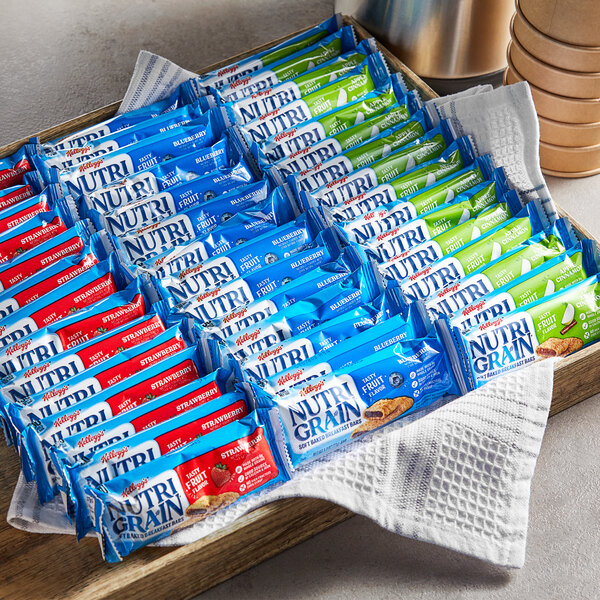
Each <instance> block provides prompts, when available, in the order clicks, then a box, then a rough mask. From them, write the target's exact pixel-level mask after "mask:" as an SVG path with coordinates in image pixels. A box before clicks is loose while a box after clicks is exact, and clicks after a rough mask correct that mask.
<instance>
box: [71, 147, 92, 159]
mask: <svg viewBox="0 0 600 600" xmlns="http://www.w3.org/2000/svg"><path fill="white" fill-rule="evenodd" d="M91 150H92V149H91V148H90V147H89V146H84V147H83V148H69V150H67V153H66V156H67V158H71V156H76V155H77V154H88V153H89V152H90V151H91Z"/></svg>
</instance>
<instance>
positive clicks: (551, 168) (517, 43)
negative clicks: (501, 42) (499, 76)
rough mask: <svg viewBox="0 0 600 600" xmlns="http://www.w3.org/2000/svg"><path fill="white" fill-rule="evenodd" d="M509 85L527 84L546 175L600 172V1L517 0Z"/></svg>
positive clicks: (513, 24) (510, 53)
mask: <svg viewBox="0 0 600 600" xmlns="http://www.w3.org/2000/svg"><path fill="white" fill-rule="evenodd" d="M511 37H512V41H511V42H510V44H509V47H508V67H507V69H506V72H505V75H504V83H515V82H517V81H523V80H526V81H528V82H529V84H530V86H531V92H532V95H533V100H534V102H535V106H536V109H537V112H538V116H539V119H540V138H541V142H540V162H541V166H542V170H543V171H544V173H546V174H549V175H556V176H558V177H584V176H586V175H593V174H595V173H600V1H599V0H517V12H516V13H515V16H514V17H513V20H512V22H511Z"/></svg>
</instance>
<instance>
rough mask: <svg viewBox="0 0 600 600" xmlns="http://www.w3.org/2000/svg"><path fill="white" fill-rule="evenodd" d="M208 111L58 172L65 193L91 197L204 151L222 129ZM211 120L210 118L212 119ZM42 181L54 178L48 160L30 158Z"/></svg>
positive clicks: (37, 157)
mask: <svg viewBox="0 0 600 600" xmlns="http://www.w3.org/2000/svg"><path fill="white" fill-rule="evenodd" d="M212 115H213V113H211V112H209V113H206V115H202V116H201V117H199V118H198V119H196V120H195V121H191V122H190V123H188V124H187V125H181V126H180V127H176V128H175V129H172V130H169V131H167V132H165V133H162V134H158V135H154V136H151V137H149V138H146V139H144V140H142V141H140V142H137V143H135V144H131V145H130V146H125V147H124V148H118V149H117V150H113V151H112V152H108V153H106V154H103V155H100V156H97V157H93V158H91V159H90V160H86V161H85V162H82V163H81V164H79V165H74V166H72V167H70V168H68V169H65V170H62V171H60V172H59V179H60V182H61V183H62V184H63V189H64V190H65V194H91V193H92V192H94V191H96V190H98V189H99V188H102V187H105V186H107V185H110V184H111V183H116V182H118V181H121V180H122V179H125V178H126V177H127V176H128V175H132V174H133V173H138V172H139V171H144V170H145V169H148V168H149V167H152V166H153V165H156V164H158V163H161V162H164V161H166V160H169V159H172V158H175V157H177V156H182V155H184V154H189V153H190V152H193V151H194V150H199V149H201V148H207V147H209V146H211V144H214V143H215V142H216V141H217V140H218V139H219V137H220V134H221V131H222V130H221V128H220V126H219V125H217V123H218V122H219V121H218V119H217V118H216V117H213V116H212ZM211 117H212V118H211ZM33 160H34V164H35V165H36V167H37V170H38V172H40V174H41V175H42V177H43V178H44V180H45V181H51V180H53V179H54V175H53V174H52V173H51V172H50V170H51V169H53V168H54V169H55V168H56V167H50V166H49V165H48V164H47V161H46V162H45V161H43V160H42V159H41V158H40V157H39V156H34V157H33Z"/></svg>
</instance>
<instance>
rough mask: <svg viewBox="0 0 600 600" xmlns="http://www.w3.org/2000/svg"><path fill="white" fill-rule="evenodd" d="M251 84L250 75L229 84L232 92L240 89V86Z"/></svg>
mask: <svg viewBox="0 0 600 600" xmlns="http://www.w3.org/2000/svg"><path fill="white" fill-rule="evenodd" d="M249 83H250V75H248V76H247V77H240V78H239V79H236V80H235V81H232V82H231V83H230V84H229V87H230V88H231V89H232V90H235V88H238V87H240V86H245V85H248V84H249Z"/></svg>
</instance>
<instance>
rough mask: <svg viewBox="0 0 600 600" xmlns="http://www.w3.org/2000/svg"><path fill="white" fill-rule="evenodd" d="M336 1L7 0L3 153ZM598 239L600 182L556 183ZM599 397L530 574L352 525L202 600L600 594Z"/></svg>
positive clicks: (546, 471)
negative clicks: (140, 83) (147, 65)
mask: <svg viewBox="0 0 600 600" xmlns="http://www.w3.org/2000/svg"><path fill="white" fill-rule="evenodd" d="M332 9H333V2H332V1H330V0H327V1H319V0H305V1H299V0H279V1H278V0H221V1H220V2H219V3H216V2H210V1H209V0H197V1H195V2H193V3H192V2H189V0H155V1H153V2H149V1H143V0H129V1H128V2H123V1H119V0H104V1H103V2H95V1H94V0H79V1H78V2H75V1H73V0H54V1H53V2H41V1H36V0H18V1H17V0H3V1H2V3H1V6H0V20H1V22H2V23H3V25H4V27H3V28H2V36H0V56H1V57H2V63H3V69H2V70H1V71H0V90H2V92H1V94H2V96H1V97H2V102H1V103H0V123H2V127H1V129H0V144H3V143H7V142H10V141H12V140H14V139H18V138H20V137H24V136H26V135H29V134H30V133H32V132H34V131H37V130H40V129H43V128H45V127H49V126H51V125H54V124H56V123H58V122H61V121H64V120H66V119H69V118H72V117H75V116H77V115H79V114H81V113H84V112H86V111H89V110H92V109H94V108H97V107H98V106H101V105H104V104H108V103H110V102H112V101H114V100H117V99H119V98H121V97H122V95H123V93H124V91H125V89H126V87H127V83H128V81H129V77H130V74H131V71H132V68H133V65H134V63H135V58H136V56H137V52H138V50H139V49H141V48H144V49H147V50H151V51H154V52H157V53H159V54H162V55H163V56H166V57H168V58H171V59H173V60H174V61H176V62H178V63H179V64H181V65H182V66H184V67H186V68H190V69H194V68H199V67H201V66H202V65H205V64H210V63H212V62H215V61H217V60H221V59H223V58H226V57H227V56H231V55H233V54H236V53H238V52H243V51H245V50H247V49H248V48H252V47H254V46H257V45H259V44H261V43H264V42H267V41H269V40H271V39H274V38H276V37H279V36H281V35H283V34H285V33H287V32H291V31H294V30H296V29H300V28H301V27H305V26H308V25H311V24H313V23H315V22H318V21H320V20H322V19H324V18H326V17H327V16H329V15H330V14H331V12H332ZM548 183H549V186H550V189H551V192H552V194H553V197H554V199H555V200H556V201H557V203H558V204H560V205H561V206H562V207H564V208H565V209H567V210H568V211H569V212H570V213H571V214H572V215H573V216H574V217H575V218H576V219H578V220H579V221H580V222H581V223H583V224H584V225H585V226H586V227H587V228H588V229H589V230H590V231H591V232H592V233H593V234H594V235H596V236H598V237H599V238H600V176H595V177H589V178H586V179H573V180H569V179H557V178H553V177H552V178H548ZM599 481H600V396H596V397H594V398H590V399H588V400H586V401H585V402H584V403H582V404H580V405H577V406H575V407H573V408H571V409H569V410H567V411H565V412H563V413H561V414H560V415H558V416H556V417H554V418H552V419H551V420H550V422H549V425H548V429H547V432H546V436H545V438H544V443H543V446H542V451H541V454H540V458H539V461H538V466H537V469H536V472H535V476H534V479H533V485H532V494H531V506H530V527H529V541H528V548H527V558H526V563H525V567H524V568H523V569H521V570H518V571H506V570H503V569H499V568H497V567H494V566H491V565H488V564H486V563H483V562H481V561H478V560H474V559H471V558H468V557H465V556H462V555H460V554H457V553H454V552H451V551H448V550H444V549H442V548H438V547H435V546H431V545H428V544H424V543H420V542H416V541H414V540H409V539H405V538H401V537H399V536H396V535H393V534H391V533H389V532H387V531H384V530H382V529H380V528H379V527H378V526H376V525H375V524H373V523H372V522H370V521H368V520H367V519H365V518H362V517H354V518H352V519H350V520H349V521H346V522H345V523H343V524H341V525H338V526H336V527H334V528H332V529H330V530H329V531H327V532H325V533H322V534H320V535H318V536H316V537H315V538H313V539H311V540H309V541H307V542H305V543H303V544H300V545H299V546H296V547H295V548H293V549H291V550H288V551H286V552H284V553H282V554H281V555H279V556H277V557H275V558H273V559H271V560H269V561H267V562H264V563H263V564H261V565H259V566H257V567H255V568H253V569H251V570H249V571H247V572H246V573H243V574H241V575H239V576H238V577H235V578H234V579H231V580H230V581H228V582H226V583H224V584H221V585H220V586H218V587H216V588H214V589H212V590H210V591H208V592H207V593H205V594H204V595H203V596H202V598H203V599H206V600H208V599H212V598H214V599H217V598H231V597H234V596H238V597H239V596H242V597H244V598H247V599H249V600H250V599H252V598H257V599H258V598H261V599H263V598H325V599H332V600H333V599H334V598H335V599H337V598H340V599H346V598H348V597H361V598H365V599H376V598H398V597H402V598H406V599H413V598H414V599H417V598H419V599H427V600H433V599H437V598H440V599H442V598H443V599H444V600H450V599H453V598H467V599H479V598H482V599H483V598H485V599H489V600H493V599H500V598H502V599H521V598H528V599H529V600H538V599H539V600H542V599H544V600H546V599H549V598H557V599H559V598H560V599H561V600H562V599H564V598H586V599H587V598H590V599H593V598H598V597H600V587H599V583H598V582H600V539H599V537H598V525H599V524H600V502H598V482H599Z"/></svg>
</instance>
